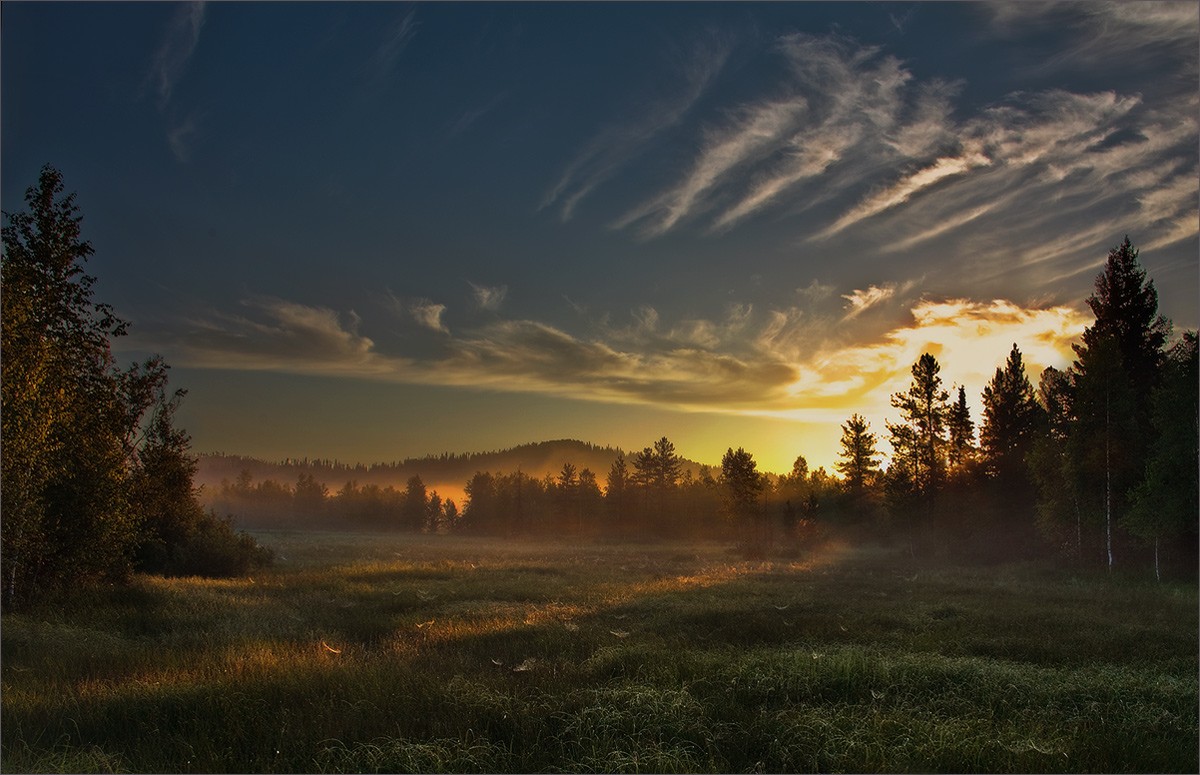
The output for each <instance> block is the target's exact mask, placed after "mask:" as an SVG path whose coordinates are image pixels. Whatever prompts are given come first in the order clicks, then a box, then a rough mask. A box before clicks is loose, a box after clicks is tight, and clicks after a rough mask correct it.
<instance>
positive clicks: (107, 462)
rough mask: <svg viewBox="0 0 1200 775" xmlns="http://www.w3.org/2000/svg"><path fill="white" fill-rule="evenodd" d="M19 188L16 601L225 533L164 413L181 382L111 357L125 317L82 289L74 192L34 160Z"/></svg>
mask: <svg viewBox="0 0 1200 775" xmlns="http://www.w3.org/2000/svg"><path fill="white" fill-rule="evenodd" d="M25 201H26V204H27V205H28V208H29V211H28V212H22V213H16V214H9V213H5V218H6V219H7V221H8V223H7V225H6V226H5V227H4V229H3V242H4V253H3V260H2V279H0V281H2V283H3V287H4V292H3V294H2V306H3V315H2V317H3V326H2V328H3V341H2V342H0V349H2V350H3V354H4V357H3V360H2V361H0V383H2V388H0V389H2V393H3V395H2V402H3V407H4V411H3V412H2V413H0V423H2V426H3V427H2V441H3V448H4V454H3V455H2V456H0V469H2V482H0V486H2V488H3V492H4V530H3V534H2V548H0V577H2V579H3V580H2V582H0V584H2V587H3V600H4V601H5V602H6V603H8V604H13V603H16V604H19V605H24V604H28V603H30V602H31V601H33V600H35V599H36V598H38V597H39V596H41V595H45V594H50V593H53V592H55V591H58V590H62V589H65V588H72V587H76V586H78V585H81V584H86V583H94V582H105V581H117V580H122V579H124V578H126V577H127V576H128V575H129V573H130V572H131V571H132V570H134V569H135V560H138V561H140V562H143V563H144V562H147V561H149V560H148V558H150V557H154V558H155V559H154V560H153V561H152V562H151V564H152V565H155V567H156V568H167V567H170V566H171V565H172V563H174V562H175V560H174V559H173V557H175V556H176V555H178V553H179V552H181V551H184V549H183V547H184V546H185V545H187V546H188V548H187V550H186V551H187V552H190V553H191V554H192V555H193V556H195V555H196V551H197V549H198V547H197V545H196V543H195V542H196V540H198V539H197V536H198V535H200V534H199V533H197V532H196V531H197V530H203V531H207V532H206V535H208V536H210V537H212V536H216V537H217V538H214V539H213V540H217V539H219V540H220V541H225V539H226V536H225V535H224V534H223V533H221V530H222V528H221V527H220V526H219V525H217V524H216V523H212V524H209V523H210V522H211V520H209V519H208V518H207V517H206V516H205V515H204V514H203V512H202V511H201V510H200V508H199V505H198V504H197V502H196V499H195V493H194V492H193V491H192V486H191V481H192V476H193V475H194V473H195V464H194V461H193V460H191V459H190V458H189V457H188V456H187V444H188V439H187V435H186V434H184V433H183V432H182V431H178V430H176V429H174V428H173V427H172V425H171V418H172V415H173V413H174V411H175V408H176V406H177V403H178V400H179V398H180V397H181V396H182V392H177V393H176V394H175V395H174V396H173V397H171V398H168V397H167V396H166V391H165V386H166V382H167V366H166V365H165V364H164V363H163V362H162V361H161V360H160V359H158V358H151V359H149V360H147V361H146V362H145V363H144V364H141V365H137V364H135V365H133V366H131V367H130V368H129V369H127V370H120V369H118V368H117V367H116V366H115V365H114V363H113V358H112V355H111V352H110V341H111V340H112V339H113V338H115V337H119V336H122V335H124V334H125V331H126V323H125V322H124V321H121V320H120V319H118V318H117V317H116V316H115V315H114V314H113V311H112V309H111V308H110V307H109V306H108V305H105V304H99V303H95V302H93V301H92V286H93V285H94V283H95V278H93V277H91V276H90V275H88V274H86V273H85V272H84V270H83V264H84V262H85V261H86V260H87V258H88V257H89V256H90V255H91V254H92V252H93V251H92V246H91V244H90V243H88V242H86V241H83V240H82V239H81V227H80V224H81V221H82V217H81V216H80V215H79V214H78V208H77V207H76V205H75V197H74V195H73V194H70V195H66V196H64V195H63V182H62V176H61V175H60V174H59V173H58V171H56V170H54V169H52V168H50V167H45V168H43V170H42V173H41V176H40V179H39V183H38V186H37V187H34V188H30V189H29V190H28V191H27V192H26V196H25ZM224 530H226V531H227V530H228V526H225V527H224ZM214 531H215V532H214ZM239 540H241V539H239ZM139 551H141V552H142V553H141V554H138V552H139Z"/></svg>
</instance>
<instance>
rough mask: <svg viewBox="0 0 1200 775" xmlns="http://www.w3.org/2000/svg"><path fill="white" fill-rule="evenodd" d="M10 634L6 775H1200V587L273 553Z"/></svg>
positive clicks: (452, 550)
mask: <svg viewBox="0 0 1200 775" xmlns="http://www.w3.org/2000/svg"><path fill="white" fill-rule="evenodd" d="M258 537H259V538H260V540H262V541H263V542H264V543H266V544H267V545H270V546H272V547H273V548H274V549H275V550H276V552H277V554H278V555H279V558H280V559H279V561H278V566H277V567H276V568H275V569H273V570H271V571H269V572H265V573H263V574H260V575H256V576H255V577H254V578H252V579H240V580H223V581H214V580H201V579H173V580H166V579H161V578H151V577H142V578H138V579H137V580H136V582H135V584H134V585H133V586H132V587H130V588H119V589H118V588H114V589H110V590H101V591H93V592H88V593H80V594H78V595H75V596H72V597H69V598H64V599H61V600H58V601H55V602H54V603H52V604H46V605H44V606H42V607H41V608H38V609H36V610H31V611H26V612H22V613H20V614H5V615H4V618H3V623H2V624H3V627H2V630H0V649H2V653H0V658H2V659H0V678H2V681H3V687H2V688H3V694H2V696H0V703H2V708H0V725H2V733H3V734H2V737H0V769H2V770H3V771H5V772H19V771H52V772H121V771H131V772H295V771H304V772H503V771H517V772H543V771H558V772H595V771H606V772H684V771H721V772H751V771H766V772H772V771H775V772H784V771H852V772H853V771H858V772H870V771H889V772H897V771H930V772H949V771H953V772H968V771H999V772H1017V771H1036V772H1058V771H1091V772H1195V771H1197V768H1198V761H1197V736H1198V733H1197V725H1198V723H1200V722H1198V719H1197V651H1198V642H1197V629H1198V622H1197V589H1196V586H1195V585H1180V584H1172V585H1161V586H1160V585H1152V584H1138V583H1131V582H1128V581H1122V582H1114V581H1110V580H1108V579H1104V578H1095V577H1087V578H1075V577H1072V576H1070V575H1068V574H1064V573H1061V572H1055V571H1051V570H1048V569H1046V568H1043V567H1041V566H1038V565H1032V564H1022V565H996V566H990V567H987V568H969V567H955V566H953V565H947V564H943V565H938V566H928V565H918V564H916V563H914V562H913V561H912V560H911V559H910V558H908V557H907V556H905V555H903V554H900V553H895V552H892V551H889V550H886V549H868V548H857V549H850V548H847V547H844V546H836V545H835V546H828V547H825V548H824V549H822V550H819V551H817V552H815V553H813V554H811V555H808V556H805V557H802V558H800V559H798V560H795V561H792V560H788V561H776V562H747V561H743V560H741V559H740V558H739V556H738V555H737V554H735V553H733V552H731V551H729V550H728V548H727V547H724V546H720V545H715V544H705V545H688V544H644V545H610V544H569V543H551V542H541V543H523V542H504V541H485V540H478V539H460V538H450V537H442V536H404V535H395V534H362V533H359V534H353V533H346V534H338V533H307V534H306V533H262V534H259V535H258Z"/></svg>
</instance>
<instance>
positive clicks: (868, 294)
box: [842, 284, 896, 319]
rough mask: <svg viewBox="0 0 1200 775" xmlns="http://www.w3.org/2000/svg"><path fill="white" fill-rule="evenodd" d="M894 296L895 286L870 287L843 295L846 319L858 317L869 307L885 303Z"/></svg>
mask: <svg viewBox="0 0 1200 775" xmlns="http://www.w3.org/2000/svg"><path fill="white" fill-rule="evenodd" d="M895 295H896V286H895V285H890V284H889V285H885V286H883V287H879V286H877V285H870V286H867V288H866V289H864V290H855V291H851V292H850V293H847V294H843V295H842V298H843V299H845V300H846V318H847V319H849V318H855V317H858V316H859V315H861V314H862V313H864V312H866V311H867V310H868V309H870V308H871V307H874V306H876V305H878V304H880V303H882V302H884V301H887V300H888V299H890V298H892V297H893V296H895Z"/></svg>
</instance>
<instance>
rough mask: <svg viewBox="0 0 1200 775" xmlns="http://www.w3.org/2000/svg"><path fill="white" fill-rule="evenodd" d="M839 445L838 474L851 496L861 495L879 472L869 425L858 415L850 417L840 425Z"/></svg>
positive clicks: (873, 437)
mask: <svg viewBox="0 0 1200 775" xmlns="http://www.w3.org/2000/svg"><path fill="white" fill-rule="evenodd" d="M841 443H842V451H841V452H840V453H839V454H840V457H841V459H840V460H838V462H837V470H838V473H840V474H841V475H842V478H843V479H845V480H846V487H847V488H848V489H849V490H850V492H851V493H852V494H853V495H855V496H858V495H861V493H862V492H863V490H864V489H866V487H867V485H868V484H869V483H870V482H871V481H872V480H873V479H874V477H875V475H876V474H877V473H878V471H879V453H878V452H876V451H875V434H874V433H871V426H870V423H868V422H867V421H866V420H865V419H864V418H863V417H861V416H860V415H858V414H853V415H851V416H850V419H849V420H846V422H845V423H844V424H843V425H842V440H841Z"/></svg>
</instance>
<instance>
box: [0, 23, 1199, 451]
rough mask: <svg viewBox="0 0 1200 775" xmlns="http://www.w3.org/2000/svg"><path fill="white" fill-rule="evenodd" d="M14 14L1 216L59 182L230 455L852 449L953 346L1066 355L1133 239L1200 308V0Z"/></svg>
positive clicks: (109, 295) (1169, 309) (977, 360)
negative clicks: (566, 446) (1092, 298)
mask: <svg viewBox="0 0 1200 775" xmlns="http://www.w3.org/2000/svg"><path fill="white" fill-rule="evenodd" d="M0 14H2V19H0V21H2V27H0V29H2V33H0V34H2V36H3V38H2V44H3V46H2V53H0V55H2V58H3V59H2V79H3V82H2V88H3V91H2V99H3V103H2V106H0V109H2V114H0V122H2V124H0V128H2V130H3V131H2V140H0V142H2V153H3V167H2V190H0V196H2V197H3V203H4V209H5V210H9V211H11V210H14V209H17V208H18V207H20V205H21V197H22V192H23V191H24V189H25V188H26V187H27V186H29V185H30V184H32V183H33V182H34V181H35V180H36V177H37V171H38V169H39V168H40V166H41V165H42V164H44V163H47V162H48V163H51V164H53V165H55V166H56V167H58V168H59V169H61V170H62V172H63V173H64V175H65V176H66V181H67V185H68V187H69V188H71V189H72V190H75V191H77V192H78V194H79V204H80V206H81V208H82V210H83V213H84V215H85V234H86V236H87V237H88V238H90V239H91V240H92V242H93V243H94V245H95V247H96V249H97V253H96V257H95V258H94V260H93V261H92V263H91V264H90V271H91V272H92V273H94V274H96V275H98V276H99V278H100V282H99V284H98V286H97V289H98V293H99V294H100V296H101V297H102V298H103V299H104V300H106V301H110V302H112V303H113V304H115V305H116V307H117V309H118V310H119V311H120V312H121V313H122V314H123V315H124V316H125V317H127V318H129V319H130V320H132V321H133V323H134V329H133V331H134V333H133V335H132V336H131V337H129V339H128V340H126V341H125V342H123V343H122V346H121V349H120V350H119V354H120V355H121V356H122V357H123V358H126V359H131V358H133V357H136V356H137V355H139V354H141V353H145V352H151V351H154V352H161V353H163V354H164V355H165V356H166V357H167V359H168V360H169V361H170V362H171V363H173V364H175V366H176V369H175V375H176V381H177V382H178V383H179V384H180V385H182V386H184V387H188V388H190V390H191V395H190V397H189V399H188V401H187V403H186V404H185V410H184V419H185V421H186V423H187V425H188V428H189V430H190V431H191V432H192V434H193V436H194V437H195V440H196V446H197V447H198V448H200V449H205V450H217V449H219V450H223V451H227V452H244V453H249V454H259V455H264V456H267V457H283V456H286V455H293V456H302V455H312V456H338V457H341V458H343V459H347V460H361V461H370V460H377V459H393V458H397V457H403V456H405V455H411V454H423V453H425V452H438V451H442V450H456V451H463V450H470V449H484V448H495V447H501V446H509V445H511V444H516V443H521V442H524V441H532V440H538V439H542V438H552V437H557V436H575V437H582V438H587V439H589V440H592V441H596V442H599V443H613V444H618V445H623V446H626V447H640V446H643V445H645V444H647V443H649V442H650V441H651V440H653V439H654V438H657V437H658V436H661V435H663V434H664V433H666V434H667V435H670V436H672V438H673V439H674V440H675V441H676V442H677V444H678V445H679V446H680V447H681V449H682V451H683V452H684V453H685V454H690V455H691V456H693V457H696V458H699V459H701V460H706V461H707V462H716V459H717V458H719V456H720V452H721V451H723V450H724V448H725V447H726V446H730V445H732V446H739V445H742V446H745V447H746V448H747V449H750V450H751V451H753V452H756V454H758V455H759V457H760V459H761V460H762V461H763V462H764V463H765V464H766V466H767V467H768V468H785V467H787V466H788V465H790V460H791V459H792V458H794V457H795V455H796V454H799V453H804V454H806V455H808V456H809V457H810V458H811V459H813V460H814V461H816V462H819V463H824V464H829V463H830V462H832V458H833V453H834V449H835V445H836V439H837V435H838V432H837V426H838V424H839V423H840V422H841V421H842V420H844V419H845V417H846V416H848V415H849V413H850V412H851V411H862V412H864V413H866V414H867V415H868V416H869V417H871V418H872V420H873V422H874V423H875V425H876V426H877V428H878V429H881V428H882V419H883V417H884V416H885V415H886V413H887V394H888V392H889V391H891V390H895V389H899V388H898V385H899V383H902V382H903V381H904V378H905V375H906V373H907V369H908V366H909V365H911V363H912V361H913V360H915V356H916V355H919V354H920V352H921V351H923V350H927V349H928V350H936V351H938V353H939V358H940V359H941V360H942V361H943V369H944V374H946V375H947V378H948V381H951V382H958V383H959V384H964V385H966V387H967V388H968V392H969V395H972V396H974V397H977V396H978V392H979V390H980V389H981V388H982V386H983V382H984V380H986V378H987V376H988V375H989V374H990V372H991V371H992V370H993V369H994V368H995V366H996V365H998V364H1000V363H1002V362H1003V360H1004V358H1005V356H1006V355H1007V350H1008V347H1009V346H1010V344H1011V342H1012V341H1018V343H1019V344H1021V346H1022V349H1023V350H1025V351H1026V353H1027V357H1026V360H1027V362H1029V363H1031V364H1032V365H1033V366H1034V367H1036V368H1040V367H1041V366H1044V365H1048V364H1051V363H1053V364H1054V365H1063V364H1064V363H1065V362H1066V361H1067V357H1068V354H1069V343H1070V341H1071V339H1072V337H1074V336H1076V335H1077V334H1078V332H1079V330H1080V328H1081V326H1082V325H1085V324H1086V322H1087V320H1086V315H1085V311H1086V307H1085V305H1084V303H1083V302H1084V299H1085V298H1086V296H1087V295H1088V293H1089V292H1090V289H1091V283H1092V279H1093V278H1094V276H1095V274H1096V273H1097V271H1099V268H1100V266H1101V264H1102V263H1103V260H1104V258H1105V256H1106V254H1107V252H1108V250H1109V249H1110V248H1111V247H1113V246H1115V245H1116V244H1117V243H1118V242H1119V241H1120V240H1121V239H1122V238H1123V236H1124V235H1125V234H1126V233H1128V234H1129V235H1130V237H1131V239H1132V240H1133V241H1134V243H1135V244H1136V245H1138V246H1140V247H1141V248H1142V261H1143V263H1144V264H1145V265H1146V267H1147V268H1148V269H1149V271H1150V274H1151V276H1152V277H1153V278H1154V279H1155V281H1156V284H1157V286H1158V288H1159V291H1160V297H1161V300H1162V311H1163V312H1164V313H1165V314H1167V315H1168V316H1170V317H1172V318H1173V319H1174V320H1175V322H1176V325H1177V327H1179V328H1182V327H1195V326H1196V324H1197V319H1198V315H1197V298H1198V291H1200V286H1198V282H1200V281H1198V271H1197V263H1198V262H1197V230H1198V221H1200V215H1198V214H1197V198H1198V190H1200V185H1198V182H1197V181H1198V173H1197V145H1198V136H1197V107H1198V101H1197V93H1198V88H1200V87H1198V83H1197V45H1198V32H1197V29H1198V21H1197V16H1198V12H1197V8H1196V6H1195V4H1194V3H1137V4H1121V3H1113V4H1108V3H1087V4H1070V3H1059V4H1049V5H1043V4H1033V3H1019V4H1011V3H997V4H986V3H971V4H958V3H915V4H911V3H828V4H826V3H764V4H757V3H732V4H725V3H706V4H691V3H661V4H625V3H611V4H609V3H604V4H581V3H570V4H553V3H547V4H541V3H537V4H490V3H479V4H475V3H471V4H452V3H444V4H432V5H421V4H416V5H413V4H391V3H363V4H333V3H294V4H293V3H256V4H252V3H213V4H208V5H207V6H205V5H186V4H151V3H128V4H106V3H80V4H69V3H20V2H6V3H5V4H4V5H3V7H2V9H0ZM1006 343H1008V344H1006ZM1033 376H1034V377H1035V378H1036V374H1034V375H1033ZM972 403H973V404H975V405H976V407H977V403H978V402H977V400H975V399H972ZM976 411H978V409H977V408H976Z"/></svg>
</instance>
